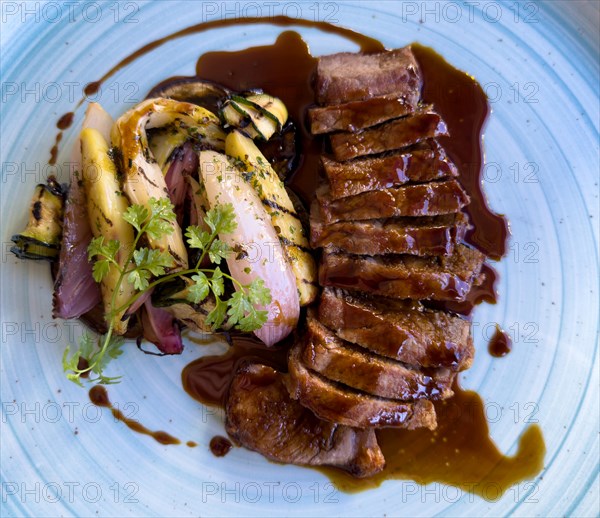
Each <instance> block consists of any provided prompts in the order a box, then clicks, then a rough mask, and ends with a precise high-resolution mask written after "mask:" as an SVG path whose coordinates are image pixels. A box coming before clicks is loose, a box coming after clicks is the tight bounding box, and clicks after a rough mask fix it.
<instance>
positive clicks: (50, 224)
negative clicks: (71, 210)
mask: <svg viewBox="0 0 600 518" xmlns="http://www.w3.org/2000/svg"><path fill="white" fill-rule="evenodd" d="M64 205H65V201H64V194H63V191H62V188H61V186H60V184H59V183H58V182H57V181H56V179H55V178H54V177H50V178H49V179H48V183H47V184H46V185H44V184H39V185H37V186H36V188H35V192H34V195H33V198H32V200H31V210H30V213H29V222H28V223H27V227H26V228H25V230H24V231H23V232H21V233H20V234H15V235H14V236H12V238H11V240H12V241H13V242H14V243H15V246H13V247H12V248H11V249H10V251H11V252H12V253H13V254H15V255H16V256H17V257H18V258H19V259H34V260H42V259H45V260H48V261H54V260H55V259H57V258H58V254H59V250H60V238H61V235H62V219H63V212H64Z"/></svg>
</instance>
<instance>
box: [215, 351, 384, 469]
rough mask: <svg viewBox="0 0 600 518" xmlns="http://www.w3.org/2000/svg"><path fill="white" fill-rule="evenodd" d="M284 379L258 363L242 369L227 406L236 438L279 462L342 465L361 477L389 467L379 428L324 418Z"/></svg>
mask: <svg viewBox="0 0 600 518" xmlns="http://www.w3.org/2000/svg"><path fill="white" fill-rule="evenodd" d="M283 380H284V375H283V374H281V373H279V372H277V371H275V370H273V369H272V368H271V367H267V366H265V365H260V364H257V363H254V364H245V365H242V366H241V367H240V368H239V369H238V371H237V373H236V374H235V377H234V378H233V381H232V383H231V387H230V389H229V396H228V399H227V405H226V425H225V426H226V429H227V433H228V434H229V435H230V436H231V438H232V439H234V440H235V441H236V442H237V443H239V444H241V445H242V446H244V447H246V448H248V449H250V450H254V451H257V452H259V453H261V454H262V455H264V456H265V457H267V458H268V459H271V460H274V461H277V462H284V463H288V464H301V465H310V466H321V465H328V466H337V467H339V468H342V469H344V470H346V471H349V472H350V473H352V474H353V475H354V476H356V477H369V476H371V475H374V474H375V473H378V472H380V471H381V470H382V469H383V468H384V466H385V459H384V458H383V454H382V452H381V450H380V449H379V445H378V444H377V438H376V437H375V432H374V430H372V429H369V430H357V429H354V428H350V427H348V426H343V425H339V424H336V423H332V422H329V421H323V420H321V419H319V418H318V417H317V416H315V415H314V414H313V413H312V412H311V411H310V410H308V409H307V408H305V407H303V406H302V405H301V404H300V403H299V402H298V401H295V400H293V399H292V398H291V397H290V395H289V393H288V391H287V388H286V386H285V384H284V381H283Z"/></svg>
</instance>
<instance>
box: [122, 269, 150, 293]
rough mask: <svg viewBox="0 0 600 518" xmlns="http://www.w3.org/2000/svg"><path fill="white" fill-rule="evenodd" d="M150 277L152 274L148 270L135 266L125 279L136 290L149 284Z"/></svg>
mask: <svg viewBox="0 0 600 518" xmlns="http://www.w3.org/2000/svg"><path fill="white" fill-rule="evenodd" d="M150 277H152V274H151V273H150V271H149V270H142V269H139V268H136V269H135V270H133V271H132V272H131V273H130V274H129V275H128V276H127V280H128V281H129V283H130V284H133V287H134V288H135V289H136V290H138V291H144V290H145V289H146V288H147V287H148V286H149V285H150Z"/></svg>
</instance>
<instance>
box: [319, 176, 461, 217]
mask: <svg viewBox="0 0 600 518" xmlns="http://www.w3.org/2000/svg"><path fill="white" fill-rule="evenodd" d="M469 201H470V199H469V196H468V195H467V193H466V192H465V191H464V190H463V188H462V187H461V186H460V184H459V183H458V182H457V181H456V180H442V181H440V182H429V183H423V184H416V185H405V186H403V187H398V188H394V189H382V190H380V191H369V192H363V193H361V194H357V195H355V196H348V197H347V198H340V199H338V200H332V199H331V196H330V194H329V189H328V188H327V186H326V185H323V186H321V187H320V188H319V189H318V190H317V198H316V202H315V205H314V206H313V208H312V210H313V213H312V215H313V219H321V220H322V221H323V223H325V224H330V223H335V222H336V221H352V220H357V219H358V220H360V219H382V218H392V217H397V216H437V215H439V214H452V213H454V212H458V211H460V209H462V208H463V207H464V206H465V205H467V204H468V203H469Z"/></svg>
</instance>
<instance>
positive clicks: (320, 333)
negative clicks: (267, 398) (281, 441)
mask: <svg viewBox="0 0 600 518" xmlns="http://www.w3.org/2000/svg"><path fill="white" fill-rule="evenodd" d="M301 359H302V362H303V363H304V365H306V366H307V367H308V368H309V369H312V370H314V371H315V372H318V373H319V374H322V375H323V376H325V377H326V378H328V379H330V380H333V381H338V382H340V383H343V384H345V385H348V386H349V387H352V388H355V389H357V390H362V391H363V392H366V393H367V394H372V395H374V396H380V397H384V398H389V399H399V400H402V401H414V400H416V399H422V398H427V399H432V400H433V399H445V398H447V397H450V396H451V395H452V394H453V392H452V381H453V380H454V378H455V376H456V373H455V372H452V371H451V370H450V369H447V368H441V369H428V371H427V372H423V371H421V370H416V369H410V368H408V367H406V366H405V365H404V364H402V363H400V362H397V361H394V360H390V359H389V358H384V357H383V356H378V355H376V354H372V353H370V352H368V351H367V350H366V349H361V348H360V347H356V346H353V345H352V344H350V343H348V342H345V341H344V340H342V339H340V338H338V337H337V336H336V335H335V334H334V333H333V331H330V330H329V329H328V328H326V327H325V326H324V325H323V324H321V323H320V322H319V321H317V320H315V319H314V318H311V317H309V318H308V333H307V335H306V343H305V345H304V349H303V350H302V357H301Z"/></svg>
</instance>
